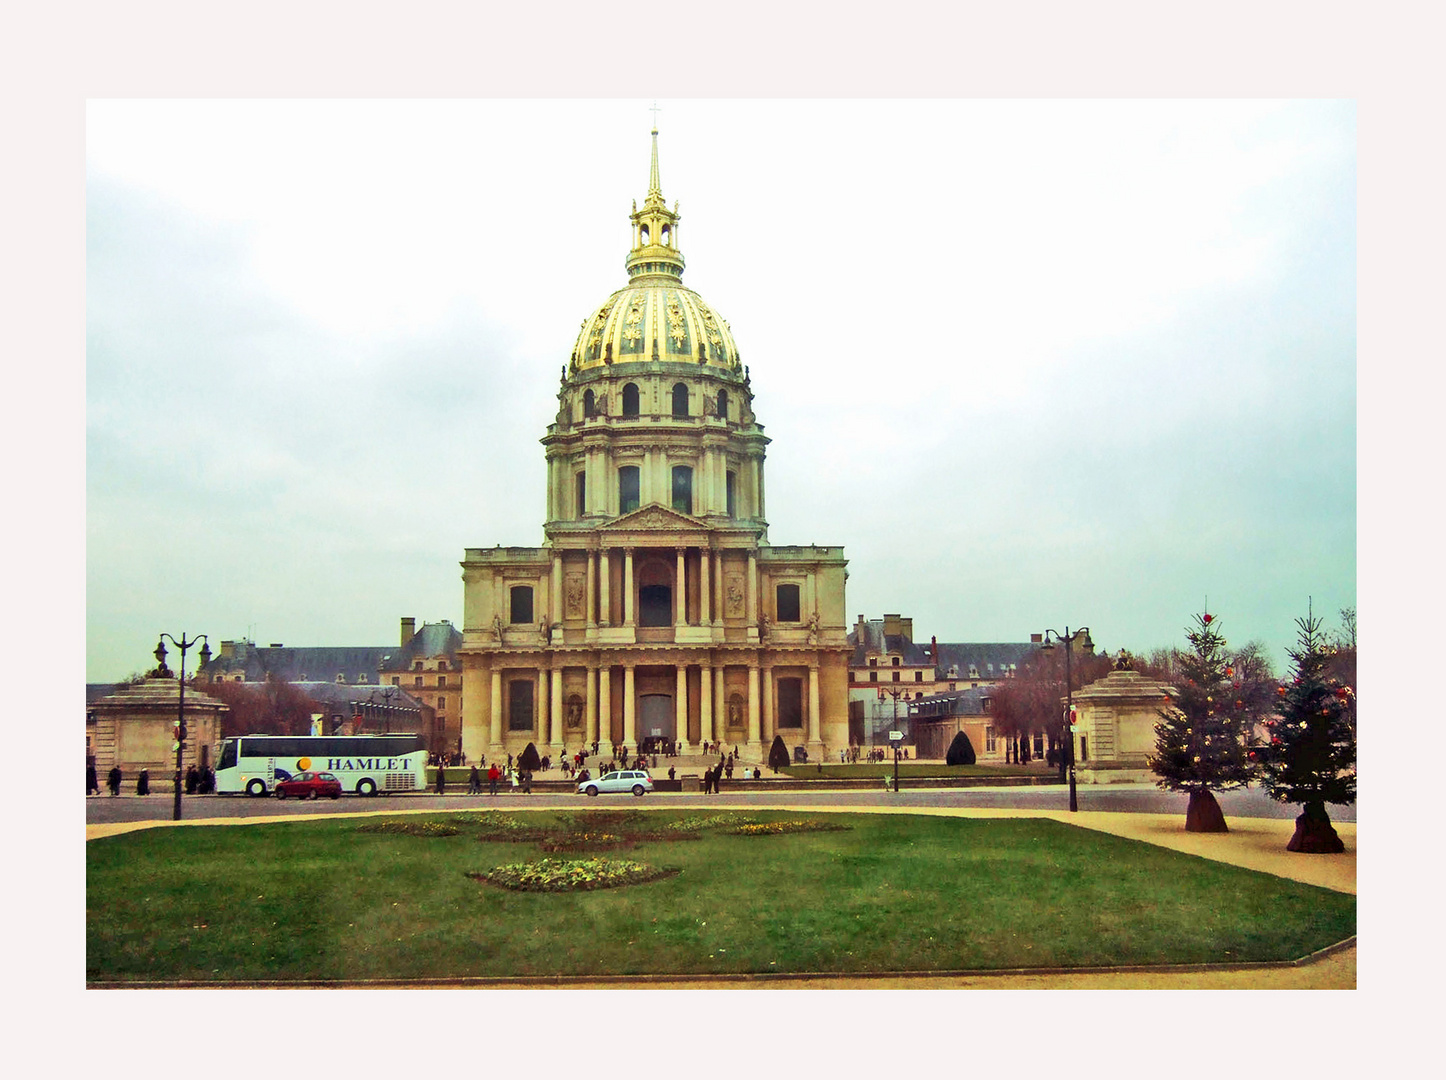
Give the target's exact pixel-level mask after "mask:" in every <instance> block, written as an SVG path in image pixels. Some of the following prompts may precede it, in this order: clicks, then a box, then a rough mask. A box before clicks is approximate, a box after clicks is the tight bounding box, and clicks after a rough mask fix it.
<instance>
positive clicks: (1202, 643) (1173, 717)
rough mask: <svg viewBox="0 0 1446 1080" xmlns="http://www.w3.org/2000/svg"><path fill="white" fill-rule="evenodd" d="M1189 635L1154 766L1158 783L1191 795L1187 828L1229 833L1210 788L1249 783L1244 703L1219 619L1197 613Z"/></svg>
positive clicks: (1159, 729) (1163, 714)
mask: <svg viewBox="0 0 1446 1080" xmlns="http://www.w3.org/2000/svg"><path fill="white" fill-rule="evenodd" d="M1186 636H1187V637H1188V639H1189V642H1190V650H1189V651H1188V652H1182V653H1180V654H1179V655H1178V657H1177V662H1178V679H1177V683H1176V688H1177V690H1178V691H1179V693H1178V695H1177V696H1176V697H1175V699H1174V700H1173V701H1172V702H1171V703H1170V704H1168V705H1166V706H1165V707H1164V708H1162V709H1161V710H1160V719H1159V720H1158V721H1157V722H1156V724H1155V755H1154V756H1153V757H1152V758H1151V759H1150V768H1151V769H1153V770H1154V772H1155V775H1156V776H1158V777H1159V780H1157V781H1156V783H1157V784H1158V785H1159V786H1160V787H1162V788H1165V789H1166V790H1168V791H1188V792H1189V793H1190V805H1189V807H1188V808H1187V809H1186V812H1185V829H1186V831H1187V832H1228V831H1229V830H1228V829H1227V828H1226V826H1225V815H1224V814H1222V813H1221V812H1220V804H1219V803H1218V802H1216V801H1215V796H1214V794H1212V792H1213V791H1228V790H1230V789H1231V788H1239V787H1244V786H1245V785H1246V784H1247V783H1249V782H1250V779H1251V774H1252V771H1253V770H1252V765H1251V761H1250V758H1249V756H1248V755H1249V751H1248V750H1247V748H1246V746H1245V738H1244V736H1245V734H1246V732H1245V727H1246V722H1245V709H1244V702H1243V701H1242V700H1241V699H1240V697H1239V686H1238V685H1237V683H1236V681H1235V671H1234V669H1233V668H1232V667H1231V665H1230V659H1229V655H1228V654H1227V653H1226V651H1225V638H1224V637H1223V636H1222V635H1221V633H1220V624H1219V620H1217V619H1216V618H1215V616H1213V615H1211V614H1209V613H1206V614H1203V615H1197V616H1195V629H1194V630H1187V631H1186Z"/></svg>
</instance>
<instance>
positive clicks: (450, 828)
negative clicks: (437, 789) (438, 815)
mask: <svg viewBox="0 0 1446 1080" xmlns="http://www.w3.org/2000/svg"><path fill="white" fill-rule="evenodd" d="M356 831H357V832H365V833H390V834H394V835H398V836H456V835H457V833H458V832H459V831H460V830H459V829H458V828H457V827H456V826H455V825H453V824H451V823H450V822H446V821H369V822H367V823H366V824H365V825H358V826H357V829H356Z"/></svg>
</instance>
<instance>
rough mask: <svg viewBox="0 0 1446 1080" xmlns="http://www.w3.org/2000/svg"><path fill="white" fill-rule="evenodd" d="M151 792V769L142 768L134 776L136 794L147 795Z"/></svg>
mask: <svg viewBox="0 0 1446 1080" xmlns="http://www.w3.org/2000/svg"><path fill="white" fill-rule="evenodd" d="M150 793H151V770H150V769H142V770H141V774H140V776H138V777H136V794H137V795H149V794H150Z"/></svg>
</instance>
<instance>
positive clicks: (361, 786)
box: [356, 776, 377, 795]
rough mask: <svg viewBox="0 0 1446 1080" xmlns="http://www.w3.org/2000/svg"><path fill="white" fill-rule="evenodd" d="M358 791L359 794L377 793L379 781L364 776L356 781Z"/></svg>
mask: <svg viewBox="0 0 1446 1080" xmlns="http://www.w3.org/2000/svg"><path fill="white" fill-rule="evenodd" d="M356 793H357V794H358V795H375V794H376V793H377V782H376V781H375V780H373V779H372V778H371V777H369V776H367V777H363V778H362V779H360V780H358V781H357V782H356Z"/></svg>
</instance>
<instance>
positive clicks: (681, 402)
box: [673, 383, 688, 417]
mask: <svg viewBox="0 0 1446 1080" xmlns="http://www.w3.org/2000/svg"><path fill="white" fill-rule="evenodd" d="M673 415H674V416H677V417H683V416H687V415H688V387H687V385H686V384H684V383H678V384H677V385H676V386H674V387H673Z"/></svg>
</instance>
